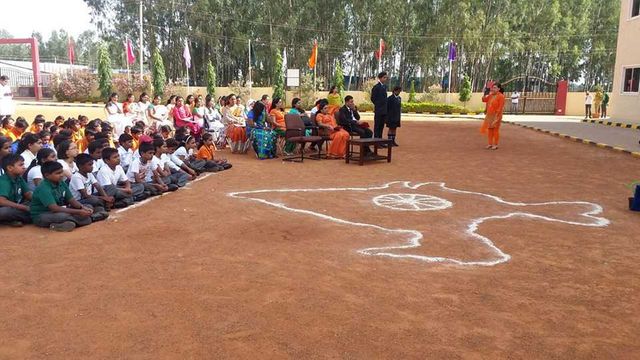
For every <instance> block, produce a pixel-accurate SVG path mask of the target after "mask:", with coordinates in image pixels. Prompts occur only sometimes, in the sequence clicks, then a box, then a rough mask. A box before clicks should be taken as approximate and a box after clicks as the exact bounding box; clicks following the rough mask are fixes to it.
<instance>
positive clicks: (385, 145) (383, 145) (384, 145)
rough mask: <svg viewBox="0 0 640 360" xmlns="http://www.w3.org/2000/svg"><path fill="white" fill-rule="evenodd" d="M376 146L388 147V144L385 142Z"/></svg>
mask: <svg viewBox="0 0 640 360" xmlns="http://www.w3.org/2000/svg"><path fill="white" fill-rule="evenodd" d="M378 147H379V148H387V147H389V146H388V145H387V144H380V145H378Z"/></svg>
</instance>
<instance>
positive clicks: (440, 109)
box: [358, 102, 471, 114]
mask: <svg viewBox="0 0 640 360" xmlns="http://www.w3.org/2000/svg"><path fill="white" fill-rule="evenodd" d="M358 110H360V111H373V104H372V103H369V102H365V103H362V104H359V105H358ZM402 112H403V113H409V112H411V113H447V114H451V113H467V112H471V111H470V110H468V109H465V108H464V107H462V106H459V105H451V104H439V103H429V102H423V103H409V102H403V103H402Z"/></svg>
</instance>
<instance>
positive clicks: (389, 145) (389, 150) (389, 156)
mask: <svg viewBox="0 0 640 360" xmlns="http://www.w3.org/2000/svg"><path fill="white" fill-rule="evenodd" d="M392 148H393V146H392V145H391V144H387V162H388V163H390V162H391V149H392Z"/></svg>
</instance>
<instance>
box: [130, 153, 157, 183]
mask: <svg viewBox="0 0 640 360" xmlns="http://www.w3.org/2000/svg"><path fill="white" fill-rule="evenodd" d="M136 173H142V174H144V181H145V182H151V181H152V179H153V171H151V161H147V163H146V164H143V163H142V159H134V160H133V161H132V162H131V165H129V170H127V177H128V178H129V181H131V182H132V183H135V182H136V176H135V174H136Z"/></svg>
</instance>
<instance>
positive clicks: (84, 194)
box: [69, 154, 115, 221]
mask: <svg viewBox="0 0 640 360" xmlns="http://www.w3.org/2000/svg"><path fill="white" fill-rule="evenodd" d="M76 165H77V166H78V172H77V173H75V174H73V175H72V176H71V181H70V182H69V188H70V189H71V195H73V198H74V199H76V200H78V202H79V203H80V204H82V205H91V206H92V207H93V215H92V216H91V220H93V221H99V220H104V219H106V218H107V217H109V213H107V211H108V210H109V209H111V207H112V206H113V203H114V201H115V200H114V198H113V197H112V196H109V195H107V193H105V191H104V189H103V188H102V186H100V184H99V183H98V180H96V178H95V176H94V175H93V174H92V173H91V171H92V170H93V159H92V158H91V156H90V155H89V154H80V155H78V157H76ZM94 189H95V193H97V196H95V195H93V194H94Z"/></svg>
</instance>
